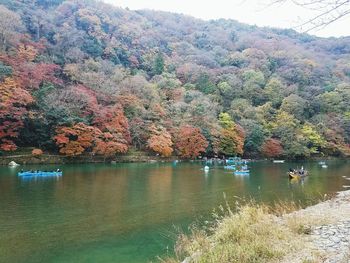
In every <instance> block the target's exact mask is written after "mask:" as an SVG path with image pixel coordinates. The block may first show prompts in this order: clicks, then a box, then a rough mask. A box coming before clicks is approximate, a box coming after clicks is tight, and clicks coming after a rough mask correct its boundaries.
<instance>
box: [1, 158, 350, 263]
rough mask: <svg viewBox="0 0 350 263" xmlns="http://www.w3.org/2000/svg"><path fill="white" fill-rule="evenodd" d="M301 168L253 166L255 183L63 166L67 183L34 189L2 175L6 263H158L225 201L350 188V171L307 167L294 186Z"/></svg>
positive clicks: (190, 166)
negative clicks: (290, 174)
mask: <svg viewBox="0 0 350 263" xmlns="http://www.w3.org/2000/svg"><path fill="white" fill-rule="evenodd" d="M296 165H299V166H300V165H301V164H300V163H299V164H272V163H270V162H257V163H252V164H250V170H251V174H250V175H249V176H234V175H232V173H231V172H229V171H225V170H224V169H223V168H222V167H220V166H216V167H214V166H213V167H211V169H210V171H209V172H208V173H205V172H204V171H203V170H202V169H201V168H203V165H202V164H199V163H178V164H177V165H174V164H171V163H160V164H118V165H103V164H99V165H64V166H60V168H61V169H62V170H63V173H64V174H63V176H62V177H60V178H36V179H35V178H26V179H24V178H20V177H17V175H16V174H17V172H18V170H19V169H20V168H18V169H17V168H16V169H11V168H8V167H0V262H6V263H7V262H9V263H12V262H21V263H22V262H23V263H32V262H33V263H34V262H35V263H40V262H45V263H51V262H55V263H58V262H65V263H66V262H68V263H69V262H74V263H76V262H94V263H95V262H103V263H108V262H148V261H156V256H157V255H161V256H162V255H163V256H164V255H167V254H169V253H171V251H172V248H173V244H174V239H175V233H176V229H177V228H180V229H184V230H186V229H187V226H188V225H189V223H190V222H193V221H195V220H198V219H199V218H201V216H203V217H207V215H209V214H210V212H211V211H212V209H213V208H215V207H218V205H220V204H222V203H223V202H224V198H223V193H225V194H226V197H227V199H228V200H229V201H232V200H234V199H235V197H234V196H238V197H253V198H255V199H257V200H258V201H263V202H273V201H275V200H277V199H283V200H289V199H294V200H301V201H302V202H306V201H308V200H310V199H312V198H318V197H320V196H321V195H323V194H325V193H334V192H336V191H339V190H346V188H345V187H343V186H344V185H350V181H349V180H346V178H344V176H348V175H349V176H350V165H349V163H347V162H344V161H333V162H329V167H328V169H322V168H321V167H320V165H318V164H317V163H316V162H309V163H304V167H305V168H306V169H308V170H309V171H310V173H311V176H309V177H308V178H306V179H305V180H304V181H303V182H297V183H291V182H290V181H289V180H288V179H287V178H286V171H287V170H288V168H289V167H294V166H296ZM21 168H23V167H21ZM26 168H28V169H43V170H44V169H53V168H57V167H53V166H28V167H25V169H26Z"/></svg>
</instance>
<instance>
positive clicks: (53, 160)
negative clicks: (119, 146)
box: [0, 149, 176, 165]
mask: <svg viewBox="0 0 350 263" xmlns="http://www.w3.org/2000/svg"><path fill="white" fill-rule="evenodd" d="M31 150H32V149H27V150H22V151H20V152H18V153H13V154H9V155H4V156H0V165H8V164H9V162H11V161H14V162H16V163H18V164H20V165H25V164H72V163H77V164H80V163H110V162H116V163H133V162H155V161H172V160H173V159H174V158H176V157H174V158H163V157H160V156H156V155H151V154H149V153H147V152H142V151H136V150H130V151H129V152H128V153H127V154H122V155H117V156H114V157H110V158H105V157H103V156H98V155H90V154H89V155H88V154H86V155H79V156H75V157H66V156H63V155H58V154H49V153H44V154H42V155H40V156H33V155H32V154H31Z"/></svg>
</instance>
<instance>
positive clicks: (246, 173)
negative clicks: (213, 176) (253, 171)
mask: <svg viewBox="0 0 350 263" xmlns="http://www.w3.org/2000/svg"><path fill="white" fill-rule="evenodd" d="M249 173H250V171H249V170H239V171H234V174H235V175H249Z"/></svg>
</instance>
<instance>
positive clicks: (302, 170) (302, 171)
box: [299, 166, 305, 175]
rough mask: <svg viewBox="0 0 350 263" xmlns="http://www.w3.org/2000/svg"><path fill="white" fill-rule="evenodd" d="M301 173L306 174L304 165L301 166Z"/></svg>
mask: <svg viewBox="0 0 350 263" xmlns="http://www.w3.org/2000/svg"><path fill="white" fill-rule="evenodd" d="M299 174H300V175H304V174H305V170H304V166H302V167H301V168H300V170H299Z"/></svg>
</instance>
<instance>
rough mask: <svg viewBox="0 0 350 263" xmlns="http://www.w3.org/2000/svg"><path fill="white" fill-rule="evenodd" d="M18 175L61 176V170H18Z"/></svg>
mask: <svg viewBox="0 0 350 263" xmlns="http://www.w3.org/2000/svg"><path fill="white" fill-rule="evenodd" d="M18 176H62V172H61V171H56V172H55V171H51V172H46V171H23V172H19V173H18Z"/></svg>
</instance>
